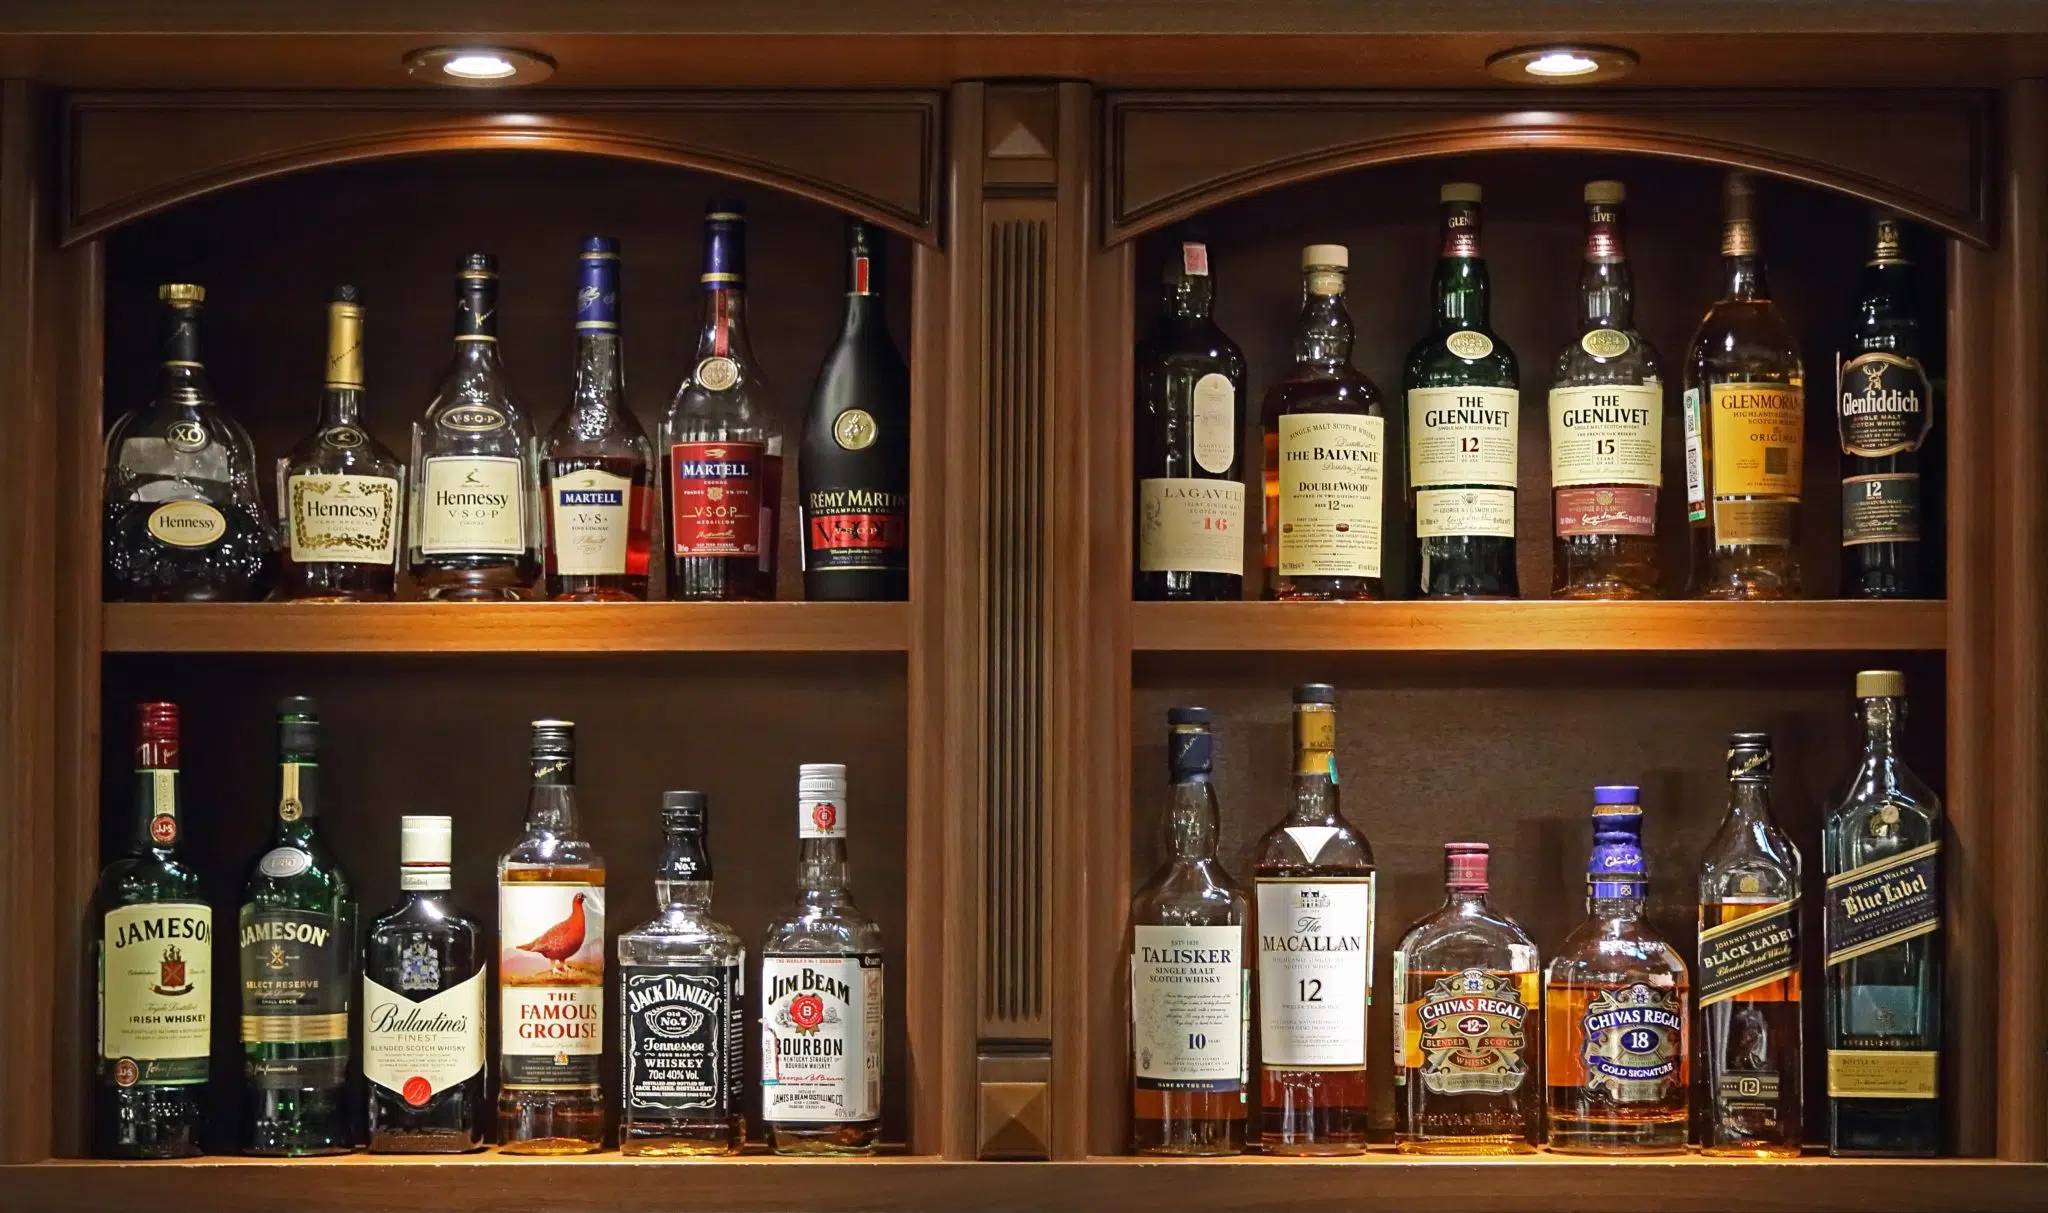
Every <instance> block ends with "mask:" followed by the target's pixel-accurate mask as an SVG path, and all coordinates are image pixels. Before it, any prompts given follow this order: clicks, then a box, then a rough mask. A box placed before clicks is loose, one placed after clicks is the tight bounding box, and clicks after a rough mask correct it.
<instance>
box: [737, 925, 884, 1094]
mask: <svg viewBox="0 0 2048 1213" xmlns="http://www.w3.org/2000/svg"><path fill="white" fill-rule="evenodd" d="M881 1114H882V958H881V957H879V956H763V957H762V958H761V1116H762V1119H764V1120H769V1121H784V1122H788V1121H797V1122H811V1123H832V1122H837V1123H849V1122H856V1121H865V1120H874V1119H876V1118H877V1117H879V1116H880V1115H881Z"/></svg>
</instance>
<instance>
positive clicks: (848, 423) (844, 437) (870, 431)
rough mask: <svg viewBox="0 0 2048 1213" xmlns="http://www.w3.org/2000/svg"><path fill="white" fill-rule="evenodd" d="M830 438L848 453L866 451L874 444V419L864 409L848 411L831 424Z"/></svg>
mask: <svg viewBox="0 0 2048 1213" xmlns="http://www.w3.org/2000/svg"><path fill="white" fill-rule="evenodd" d="M832 437H833V439H834V440H835V441H837V442H838V443H839V445H840V446H842V447H844V448H846V449H847V450H849V451H860V450H866V449H867V448H868V447H871V446H873V445H874V444H875V419H874V418H873V417H870V416H869V415H868V412H867V410H866V409H848V410H846V411H845V412H843V413H841V414H839V420H837V421H834V422H833V423H832Z"/></svg>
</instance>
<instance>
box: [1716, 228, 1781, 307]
mask: <svg viewBox="0 0 2048 1213" xmlns="http://www.w3.org/2000/svg"><path fill="white" fill-rule="evenodd" d="M1721 275H1722V291H1721V296H1722V298H1723V299H1733V300H1759V301H1761V300H1768V299H1769V298H1770V297H1771V285H1770V282H1769V280H1767V279H1766V278H1765V277H1764V259H1763V253H1762V252H1761V250H1760V249H1759V248H1758V246H1757V239H1756V224H1755V222H1754V221H1752V220H1748V219H1731V220H1729V221H1728V222H1727V224H1726V225H1725V226H1724V227H1723V228H1722V232H1721Z"/></svg>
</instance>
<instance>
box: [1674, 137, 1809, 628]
mask: <svg viewBox="0 0 2048 1213" xmlns="http://www.w3.org/2000/svg"><path fill="white" fill-rule="evenodd" d="M1722 205H1723V208H1724V211H1723V213H1724V217H1725V218H1724V222H1723V225H1722V229H1721V263H1722V267H1723V272H1724V275H1725V276H1724V279H1723V285H1722V288H1721V297H1720V298H1719V299H1718V300H1716V301H1715V302H1714V306H1712V307H1711V308H1708V309H1707V314H1706V317H1705V318H1704V319H1702V320H1701V321H1700V327H1699V329H1698V331H1696V332H1695V333H1694V334H1693V338H1692V347H1691V349H1690V351H1689V352H1688V353H1687V355H1686V360H1685V481H1686V498H1687V505H1686V519H1687V521H1688V523H1689V524H1690V525H1691V527H1692V591H1691V592H1692V596H1693V597H1694V598H1797V597H1798V596H1799V592H1800V576H1801V575H1800V568H1799V547H1798V543H1799V492H1800V486H1801V483H1802V480H1801V478H1802V475H1803V468H1802V464H1803V462H1804V459H1805V451H1806V388H1805V382H1806V369H1805V364H1804V363H1802V362H1801V361H1800V358H1799V343H1798V340H1797V339H1796V338H1795V337H1794V336H1793V333H1792V328H1791V326H1790V325H1788V324H1787V323H1786V322H1785V318H1784V316H1782V315H1781V314H1779V312H1778V308H1777V305H1776V304H1774V303H1772V302H1771V290H1770V286H1769V284H1768V283H1767V282H1766V281H1765V278H1764V261H1763V255H1762V253H1761V252H1760V251H1759V248H1758V244H1757V235H1756V183H1755V182H1754V181H1753V180H1752V179H1751V178H1750V176H1749V174H1747V173H1730V174H1728V180H1727V186H1726V189H1725V191H1724V194H1723V197H1722Z"/></svg>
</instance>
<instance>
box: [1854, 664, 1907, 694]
mask: <svg viewBox="0 0 2048 1213" xmlns="http://www.w3.org/2000/svg"><path fill="white" fill-rule="evenodd" d="M1905 694H1906V675H1905V674H1904V673H1902V672H1901V671H1898V670H1858V671H1857V672H1856V698H1858V699H1899V698H1902V697H1904V695H1905Z"/></svg>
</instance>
